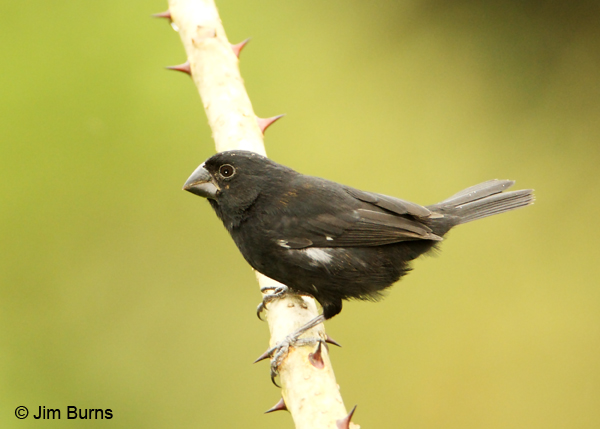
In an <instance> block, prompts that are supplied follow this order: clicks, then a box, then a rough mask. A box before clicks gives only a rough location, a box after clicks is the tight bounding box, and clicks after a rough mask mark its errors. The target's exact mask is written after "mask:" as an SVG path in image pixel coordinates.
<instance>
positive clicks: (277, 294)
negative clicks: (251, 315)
mask: <svg viewBox="0 0 600 429" xmlns="http://www.w3.org/2000/svg"><path fill="white" fill-rule="evenodd" d="M260 291H261V292H262V293H264V294H265V295H264V296H263V300H262V302H261V303H260V304H258V307H256V316H258V318H259V319H260V320H263V319H262V317H260V314H261V313H262V312H263V310H266V309H267V304H268V303H270V302H271V301H273V300H274V299H279V298H282V297H284V296H285V295H287V294H288V293H289V292H290V288H289V287H287V286H286V285H279V286H263V287H261V288H260ZM267 291H273V293H266V292H267Z"/></svg>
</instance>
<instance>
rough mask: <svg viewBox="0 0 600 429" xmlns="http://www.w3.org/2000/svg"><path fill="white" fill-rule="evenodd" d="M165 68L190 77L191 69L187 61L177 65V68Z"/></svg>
mask: <svg viewBox="0 0 600 429" xmlns="http://www.w3.org/2000/svg"><path fill="white" fill-rule="evenodd" d="M165 68H166V69H169V70H175V71H179V72H182V73H187V74H189V75H190V76H191V75H192V69H191V67H190V62H189V61H186V62H185V63H183V64H179V65H178V66H167V67H165Z"/></svg>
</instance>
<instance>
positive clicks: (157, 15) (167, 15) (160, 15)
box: [152, 10, 173, 21]
mask: <svg viewBox="0 0 600 429" xmlns="http://www.w3.org/2000/svg"><path fill="white" fill-rule="evenodd" d="M152 17H153V18H166V19H168V20H169V21H172V20H173V18H171V11H169V10H166V11H164V12H161V13H155V14H154V15H152Z"/></svg>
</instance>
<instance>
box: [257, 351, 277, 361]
mask: <svg viewBox="0 0 600 429" xmlns="http://www.w3.org/2000/svg"><path fill="white" fill-rule="evenodd" d="M271 353H273V349H269V350H267V351H266V352H264V353H263V354H262V355H260V356H259V357H258V359H256V360H255V361H254V362H253V363H258V362H260V361H261V360H265V359H268V358H270V357H271Z"/></svg>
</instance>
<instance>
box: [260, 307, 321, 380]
mask: <svg viewBox="0 0 600 429" xmlns="http://www.w3.org/2000/svg"><path fill="white" fill-rule="evenodd" d="M323 321H325V317H323V315H319V316H317V317H315V318H314V319H312V320H310V321H309V322H308V323H306V324H305V325H303V326H301V327H300V328H298V329H297V330H296V331H294V332H292V333H291V334H289V335H288V336H287V337H285V338H284V339H283V340H281V341H280V342H279V343H278V344H277V345H275V347H271V348H270V349H269V350H267V351H266V352H264V353H263V354H262V355H260V356H259V358H258V359H256V360H255V361H254V363H256V362H260V361H261V360H264V359H267V358H271V381H272V382H273V384H274V385H275V386H277V387H280V386H279V385H278V384H277V383H276V382H275V377H277V374H278V373H279V366H280V365H281V363H282V362H283V360H284V359H285V358H286V357H287V355H288V354H289V351H290V347H301V346H308V345H312V344H318V348H317V351H318V352H319V353H320V350H321V344H322V343H324V342H325V340H322V339H321V338H300V336H301V335H302V334H304V333H305V332H306V331H308V330H310V329H312V328H314V327H315V326H317V325H318V324H320V323H322V322H323ZM325 347H327V344H325ZM315 353H316V352H315Z"/></svg>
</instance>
